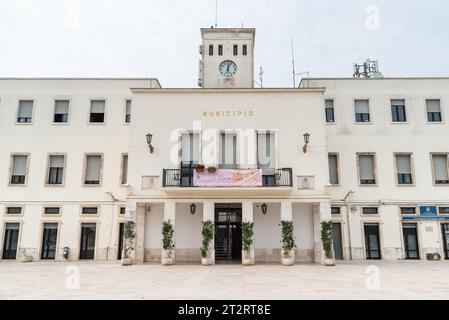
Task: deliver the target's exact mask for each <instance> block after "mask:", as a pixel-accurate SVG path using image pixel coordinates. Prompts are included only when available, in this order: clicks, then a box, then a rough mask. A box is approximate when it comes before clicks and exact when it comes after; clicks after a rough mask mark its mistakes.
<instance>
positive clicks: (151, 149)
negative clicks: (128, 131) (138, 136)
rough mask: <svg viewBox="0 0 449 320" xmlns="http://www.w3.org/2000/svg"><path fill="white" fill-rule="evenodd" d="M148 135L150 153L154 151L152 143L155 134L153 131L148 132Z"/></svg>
mask: <svg viewBox="0 0 449 320" xmlns="http://www.w3.org/2000/svg"><path fill="white" fill-rule="evenodd" d="M146 137H147V144H148V147H149V148H150V153H153V151H154V148H153V145H152V144H151V140H153V135H152V134H151V133H147V135H146Z"/></svg>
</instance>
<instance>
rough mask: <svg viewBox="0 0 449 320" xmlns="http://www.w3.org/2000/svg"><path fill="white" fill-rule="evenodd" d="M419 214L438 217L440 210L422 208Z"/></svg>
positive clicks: (430, 207) (432, 207) (433, 207)
mask: <svg viewBox="0 0 449 320" xmlns="http://www.w3.org/2000/svg"><path fill="white" fill-rule="evenodd" d="M419 214H420V215H421V216H425V217H435V216H437V215H438V210H437V207H436V206H420V207H419Z"/></svg>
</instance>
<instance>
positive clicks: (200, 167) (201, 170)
mask: <svg viewBox="0 0 449 320" xmlns="http://www.w3.org/2000/svg"><path fill="white" fill-rule="evenodd" d="M195 170H196V172H204V165H202V164H199V165H197V166H196V168H195Z"/></svg>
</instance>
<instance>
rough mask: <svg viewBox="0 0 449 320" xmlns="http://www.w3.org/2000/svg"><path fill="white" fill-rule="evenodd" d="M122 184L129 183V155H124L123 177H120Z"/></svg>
mask: <svg viewBox="0 0 449 320" xmlns="http://www.w3.org/2000/svg"><path fill="white" fill-rule="evenodd" d="M120 183H121V184H122V185H124V184H127V183H128V155H127V154H123V155H122V177H121V179H120Z"/></svg>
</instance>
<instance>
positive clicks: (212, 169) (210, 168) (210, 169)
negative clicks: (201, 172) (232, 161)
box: [207, 166, 217, 173]
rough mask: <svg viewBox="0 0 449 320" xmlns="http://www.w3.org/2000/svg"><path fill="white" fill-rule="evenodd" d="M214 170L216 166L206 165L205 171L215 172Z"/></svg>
mask: <svg viewBox="0 0 449 320" xmlns="http://www.w3.org/2000/svg"><path fill="white" fill-rule="evenodd" d="M215 171H217V168H216V167H214V166H210V167H207V172H209V173H215Z"/></svg>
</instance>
